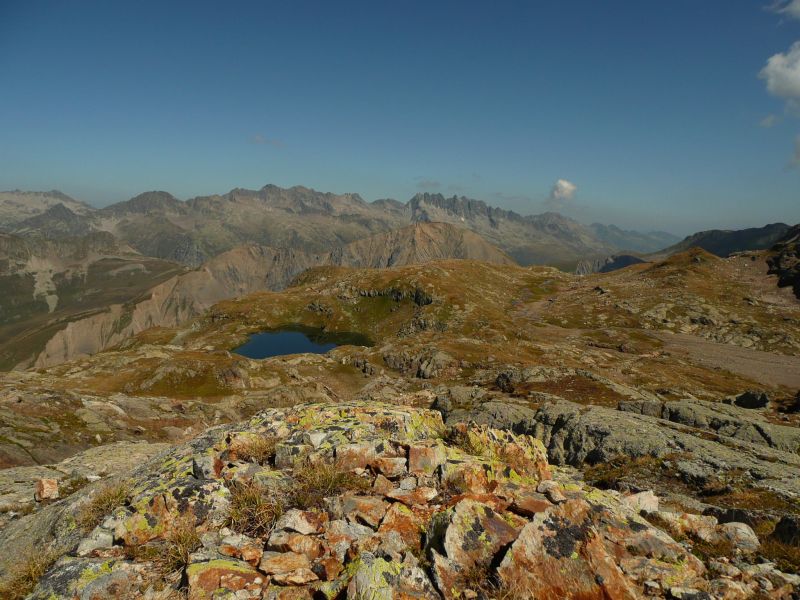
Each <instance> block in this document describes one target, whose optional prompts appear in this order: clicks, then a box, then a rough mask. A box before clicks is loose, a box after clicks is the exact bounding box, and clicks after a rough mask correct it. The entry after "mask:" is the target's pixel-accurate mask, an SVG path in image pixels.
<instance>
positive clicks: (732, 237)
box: [653, 223, 789, 258]
mask: <svg viewBox="0 0 800 600" xmlns="http://www.w3.org/2000/svg"><path fill="white" fill-rule="evenodd" d="M787 231H789V226H788V225H787V224H786V223H772V224H769V225H764V226H763V227H750V228H747V229H735V230H730V229H710V230H708V231H700V232H698V233H695V234H692V235H690V236H687V237H686V238H684V239H683V240H681V241H680V242H678V243H677V244H674V245H672V246H670V247H669V248H665V249H664V250H662V251H661V252H657V253H655V254H654V256H653V258H656V257H662V256H670V255H672V254H676V253H678V252H683V251H684V250H688V249H689V248H692V247H697V248H702V249H703V250H706V251H708V252H711V253H712V254H716V255H717V256H721V257H723V258H724V257H727V256H730V255H731V254H733V253H735V252H744V251H747V250H766V249H767V248H769V247H771V246H772V245H773V244H775V242H777V241H778V240H780V239H781V238H782V237H783V236H784V235H786V232H787Z"/></svg>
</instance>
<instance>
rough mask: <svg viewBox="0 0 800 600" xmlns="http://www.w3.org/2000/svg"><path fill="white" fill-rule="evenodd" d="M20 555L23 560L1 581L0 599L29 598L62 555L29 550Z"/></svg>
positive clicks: (51, 551) (54, 552)
mask: <svg viewBox="0 0 800 600" xmlns="http://www.w3.org/2000/svg"><path fill="white" fill-rule="evenodd" d="M20 555H21V560H20V561H19V562H18V563H17V564H16V565H15V566H14V567H13V568H12V569H10V572H9V573H8V575H7V577H6V578H5V579H4V580H3V581H0V598H3V599H4V600H23V598H25V597H27V596H28V594H30V593H31V592H32V591H33V588H35V587H36V584H37V583H38V581H39V579H41V577H42V575H44V574H45V572H46V571H47V569H49V568H50V567H51V566H52V565H53V563H55V562H56V560H58V558H59V557H60V556H61V553H59V552H56V551H54V550H46V551H44V552H42V551H41V550H39V549H34V548H27V549H25V550H23V551H22V552H20Z"/></svg>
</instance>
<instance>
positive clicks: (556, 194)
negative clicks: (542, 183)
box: [550, 179, 578, 202]
mask: <svg viewBox="0 0 800 600" xmlns="http://www.w3.org/2000/svg"><path fill="white" fill-rule="evenodd" d="M577 191H578V186H577V185H575V184H574V183H572V182H571V181H567V180H566V179H559V180H558V181H556V183H555V185H554V186H553V189H552V190H550V200H555V201H558V202H564V201H568V200H572V199H573V198H574V197H575V192H577Z"/></svg>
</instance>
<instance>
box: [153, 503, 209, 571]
mask: <svg viewBox="0 0 800 600" xmlns="http://www.w3.org/2000/svg"><path fill="white" fill-rule="evenodd" d="M199 547H200V535H199V534H198V533H197V529H196V528H195V518H194V515H193V514H192V513H187V514H184V515H181V516H180V517H178V518H177V519H176V520H175V521H173V523H172V526H171V528H170V530H169V533H168V534H167V536H166V540H165V544H164V546H163V548H162V551H161V555H160V557H159V565H160V566H161V569H162V570H163V571H164V573H174V572H177V571H183V570H184V569H185V568H186V567H187V566H188V565H189V555H190V554H191V553H192V552H194V551H195V550H197V549H198V548H199Z"/></svg>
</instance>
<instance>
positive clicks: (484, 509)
mask: <svg viewBox="0 0 800 600" xmlns="http://www.w3.org/2000/svg"><path fill="white" fill-rule="evenodd" d="M518 533H519V529H517V528H515V527H513V526H512V525H510V524H509V523H508V521H506V519H504V518H503V516H501V515H500V514H498V513H496V512H495V511H494V510H492V508H491V507H489V506H486V505H485V504H481V503H479V502H475V501H474V500H462V501H461V502H459V503H458V504H457V505H456V506H454V507H453V508H451V509H448V510H446V511H443V512H441V513H438V514H436V515H434V517H433V519H432V520H431V523H430V526H429V528H428V538H427V549H428V550H429V551H430V553H431V555H432V556H433V558H434V573H435V576H436V580H437V584H438V587H439V589H440V590H443V591H444V590H453V589H455V590H459V589H463V585H461V584H463V574H464V572H466V571H469V570H471V569H473V568H476V567H479V568H485V567H488V566H489V564H490V563H491V562H492V559H493V558H494V556H495V554H496V553H497V552H498V551H499V550H500V549H501V548H503V547H504V546H507V545H508V544H510V543H511V542H513V541H514V540H515V539H516V537H517V535H518ZM445 595H446V597H448V598H449V597H456V596H453V595H450V596H448V595H447V593H446V594H445Z"/></svg>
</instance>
